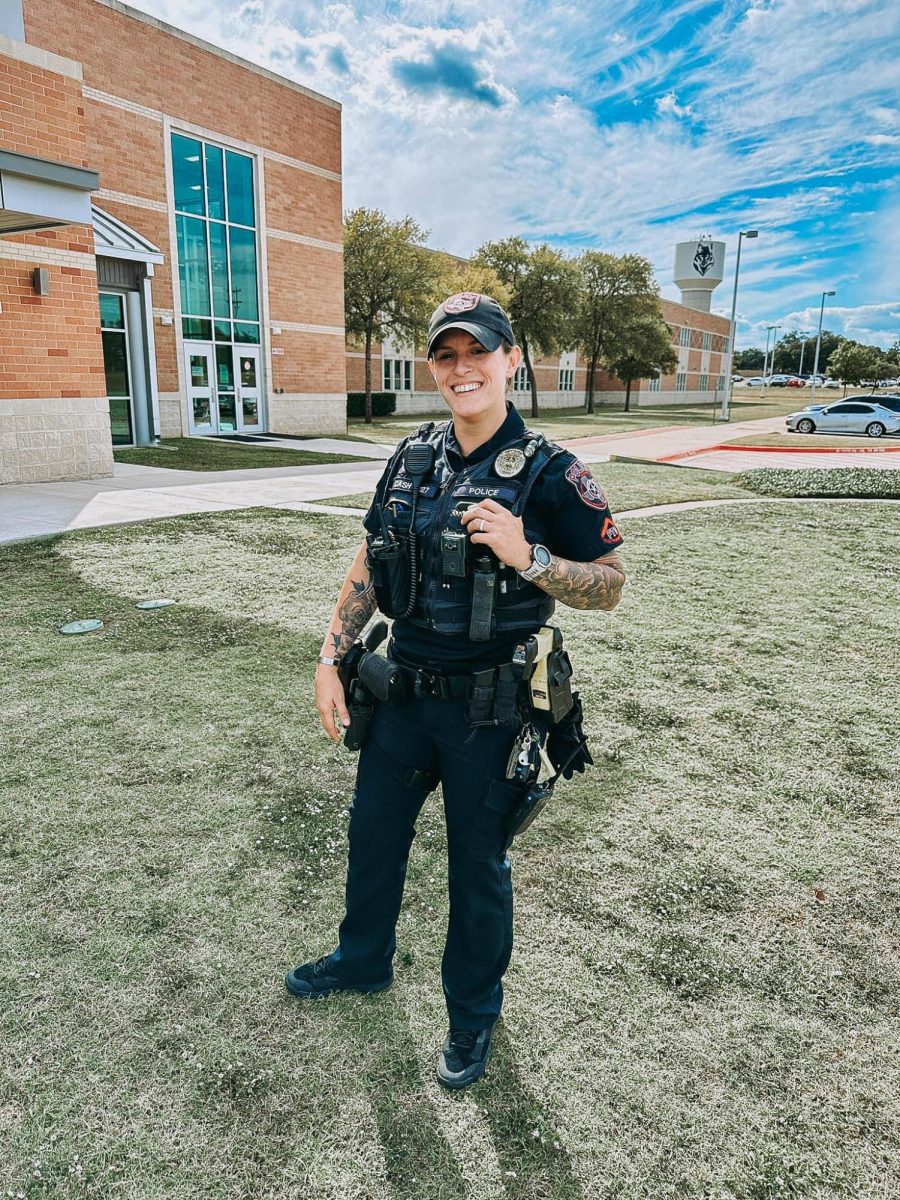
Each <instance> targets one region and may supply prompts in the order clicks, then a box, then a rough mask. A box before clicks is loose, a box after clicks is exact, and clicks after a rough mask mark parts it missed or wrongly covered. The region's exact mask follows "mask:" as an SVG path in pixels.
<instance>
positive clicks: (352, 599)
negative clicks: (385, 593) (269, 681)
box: [316, 541, 375, 742]
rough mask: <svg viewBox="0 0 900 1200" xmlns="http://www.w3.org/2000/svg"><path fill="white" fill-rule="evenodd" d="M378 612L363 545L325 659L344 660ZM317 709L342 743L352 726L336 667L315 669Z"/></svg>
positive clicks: (325, 647) (338, 607) (342, 596)
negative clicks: (345, 729) (344, 728)
mask: <svg viewBox="0 0 900 1200" xmlns="http://www.w3.org/2000/svg"><path fill="white" fill-rule="evenodd" d="M374 611H375V590H374V588H373V587H372V577H371V575H370V574H369V568H368V567H367V566H366V543H365V541H363V542H362V543H361V545H360V547H359V550H358V551H357V552H356V558H354V560H353V562H352V563H351V564H350V570H349V571H348V572H347V576H346V578H345V579H344V583H343V585H342V587H341V590H340V592H339V593H338V599H337V604H336V605H335V609H334V615H333V616H332V618H331V624H330V625H329V627H328V632H327V633H326V635H325V641H324V642H323V643H322V654H323V656H325V657H326V658H343V657H344V655H345V654H346V653H347V651H348V650H349V649H350V647H351V646H352V645H353V643H354V642H355V641H356V639H357V638H358V637H359V635H360V634H361V633H362V631H363V629H365V627H366V624H367V623H368V620H369V617H371V615H372V614H373V613H374ZM316 707H317V708H318V710H319V717H320V719H321V721H322V728H323V729H324V730H325V732H326V733H327V734H328V736H329V737H330V738H331V740H332V741H333V742H339V741H340V740H341V729H340V727H339V723H340V726H347V725H349V724H350V714H349V713H348V712H347V702H346V699H345V697H344V689H343V687H342V686H341V681H340V679H339V678H338V671H337V667H328V666H325V664H324V663H319V665H318V666H317V667H316Z"/></svg>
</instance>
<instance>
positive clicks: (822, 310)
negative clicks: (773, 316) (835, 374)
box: [809, 292, 837, 404]
mask: <svg viewBox="0 0 900 1200" xmlns="http://www.w3.org/2000/svg"><path fill="white" fill-rule="evenodd" d="M836 294H837V293H836V292H823V293H822V303H821V304H820V305H819V332H818V333H817V334H816V361H815V363H814V364H813V378H812V392H811V393H810V397H809V402H810V404H812V402H813V401H814V400H815V398H816V382H817V379H818V375H819V349H820V347H821V345H822V317H823V316H824V315H825V297H826V296H834V295H836Z"/></svg>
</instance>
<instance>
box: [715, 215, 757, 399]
mask: <svg viewBox="0 0 900 1200" xmlns="http://www.w3.org/2000/svg"><path fill="white" fill-rule="evenodd" d="M755 237H759V230H758V229H742V230H741V231H740V232H739V233H738V248H737V262H736V263H735V265H734V292H733V293H732V297H731V331H730V333H729V337H728V370H727V372H726V374H725V391H724V392H723V393H722V413H721V416H722V420H723V421H728V420H730V419H731V416H730V409H731V386H732V385H731V376H732V374H733V373H734V339H735V334H736V330H735V327H734V321H735V314H736V313H737V290H738V275H740V273H741V238H755Z"/></svg>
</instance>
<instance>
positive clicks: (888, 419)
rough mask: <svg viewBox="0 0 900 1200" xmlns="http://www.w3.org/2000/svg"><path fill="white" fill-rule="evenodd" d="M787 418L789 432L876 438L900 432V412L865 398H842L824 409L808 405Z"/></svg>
mask: <svg viewBox="0 0 900 1200" xmlns="http://www.w3.org/2000/svg"><path fill="white" fill-rule="evenodd" d="M785 420H786V423H787V428H788V433H865V434H868V436H869V437H873V438H879V437H884V435H885V434H886V433H900V413H896V412H891V410H890V409H889V408H885V407H884V406H883V405H881V404H877V403H871V404H870V403H864V402H863V401H861V400H841V401H839V402H838V403H837V404H829V405H828V406H827V408H821V409H820V408H818V407H817V408H814V409H813V408H804V409H803V410H802V411H801V412H795V413H791V414H790V415H789V416H788V417H786V418H785Z"/></svg>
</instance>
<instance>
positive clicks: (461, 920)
mask: <svg viewBox="0 0 900 1200" xmlns="http://www.w3.org/2000/svg"><path fill="white" fill-rule="evenodd" d="M463 710H464V701H463V700H462V699H461V698H460V699H450V700H439V699H436V698H427V699H420V700H413V701H410V702H409V703H408V704H403V705H397V706H391V705H387V704H379V705H378V706H377V708H376V711H375V714H374V716H373V718H372V723H371V725H370V727H369V734H368V737H367V739H366V744H365V745H364V747H363V749H362V751H361V753H360V760H359V770H358V774H357V784H356V791H355V793H354V798H353V806H352V809H351V815H350V829H349V841H350V855H349V864H348V870H347V898H346V915H345V917H344V920H343V921H342V923H341V927H340V942H339V947H338V949H337V950H336V951H335V952H334V954H332V956H331V964H332V967H333V968H334V969H335V970H336V971H337V972H338V974H339V975H340V976H341V977H343V978H344V979H345V980H346V981H347V982H348V983H350V982H356V983H374V982H379V981H381V980H384V979H387V978H389V977H390V974H391V962H392V959H393V955H394V950H395V949H396V945H397V942H396V925H397V917H398V915H399V912H400V903H401V900H402V898H403V885H404V881H405V879H406V866H407V862H408V859H409V851H410V846H411V845H412V840H413V838H414V837H415V832H416V818H417V817H418V815H419V811H420V810H421V808H422V805H423V803H424V801H425V798H426V796H427V795H428V793H429V792H430V791H432V790H433V789H434V787H435V786H436V785H437V782H438V780H439V781H440V783H441V785H442V789H443V795H444V811H445V815H446V821H447V849H448V859H449V863H448V890H449V900H450V909H449V918H448V924H447V941H446V945H445V948H444V957H443V962H442V967H441V978H442V982H443V987H444V996H445V998H446V1001H447V1009H448V1011H449V1016H450V1026H451V1028H453V1029H481V1028H483V1027H484V1026H486V1025H490V1024H492V1023H493V1022H494V1021H495V1020H496V1019H497V1017H498V1015H499V1013H500V1007H501V1005H502V1003H503V986H502V983H501V980H502V978H503V973H504V971H505V970H506V968H507V966H508V964H509V958H510V954H511V952H512V921H513V900H512V878H511V868H510V862H509V858H508V857H507V854H506V841H507V836H506V829H505V827H506V821H507V818H508V817H509V815H510V813H511V812H512V810H513V809H514V808H515V806H516V804H517V803H518V801H519V800H520V798H521V795H522V788H521V785H519V784H515V783H509V782H508V781H507V779H506V765H507V762H508V760H509V755H510V751H511V750H512V746H513V742H514V741H515V739H516V732H517V731H515V730H512V729H498V728H486V729H473V728H472V727H471V726H470V725H469V724H468V723H467V722H466V720H465V717H464V711H463Z"/></svg>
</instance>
